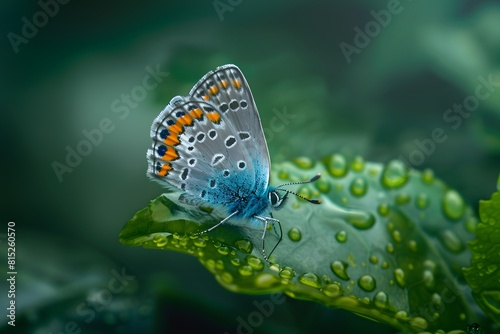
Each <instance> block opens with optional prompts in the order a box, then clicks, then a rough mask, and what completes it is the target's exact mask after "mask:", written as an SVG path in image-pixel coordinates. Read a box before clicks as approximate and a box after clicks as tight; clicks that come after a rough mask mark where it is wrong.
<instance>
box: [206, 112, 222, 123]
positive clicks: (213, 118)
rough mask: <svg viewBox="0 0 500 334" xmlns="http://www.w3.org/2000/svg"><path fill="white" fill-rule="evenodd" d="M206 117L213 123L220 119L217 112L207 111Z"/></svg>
mask: <svg viewBox="0 0 500 334" xmlns="http://www.w3.org/2000/svg"><path fill="white" fill-rule="evenodd" d="M207 118H208V119H209V120H211V121H212V122H214V123H219V121H220V115H219V113H217V112H209V113H207Z"/></svg>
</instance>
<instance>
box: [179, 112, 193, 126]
mask: <svg viewBox="0 0 500 334" xmlns="http://www.w3.org/2000/svg"><path fill="white" fill-rule="evenodd" d="M177 121H178V122H179V123H181V124H182V125H188V126H189V125H192V124H193V118H191V116H189V114H184V116H181V117H179V119H178V120H177Z"/></svg>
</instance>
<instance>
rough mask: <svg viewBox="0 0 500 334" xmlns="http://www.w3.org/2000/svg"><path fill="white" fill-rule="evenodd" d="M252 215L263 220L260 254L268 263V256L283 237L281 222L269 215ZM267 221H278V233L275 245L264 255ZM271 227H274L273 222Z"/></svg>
mask: <svg viewBox="0 0 500 334" xmlns="http://www.w3.org/2000/svg"><path fill="white" fill-rule="evenodd" d="M253 217H254V218H256V219H258V220H260V221H262V222H264V232H263V233H262V256H263V257H264V260H266V262H267V264H270V263H271V262H269V257H271V255H272V254H273V252H274V250H275V249H276V247H278V245H279V243H280V242H281V240H282V239H283V229H282V228H281V223H280V221H279V220H278V219H275V218H271V217H261V216H253ZM269 221H272V222H273V223H278V226H279V230H280V234H279V240H278V242H277V243H276V245H274V247H273V249H272V250H271V252H270V253H269V255H266V248H265V239H266V232H267V226H268V224H269ZM273 227H274V224H273Z"/></svg>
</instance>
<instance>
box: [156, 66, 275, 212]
mask: <svg viewBox="0 0 500 334" xmlns="http://www.w3.org/2000/svg"><path fill="white" fill-rule="evenodd" d="M151 137H152V139H153V148H152V149H151V150H148V153H147V157H148V162H149V168H148V175H149V176H150V177H152V178H153V179H155V180H157V181H160V182H161V183H162V184H165V185H167V187H168V186H170V188H172V187H173V188H174V189H175V188H177V189H180V190H181V191H183V192H184V194H183V195H184V196H183V197H184V199H186V200H190V201H192V202H194V203H197V202H201V203H203V202H208V203H211V204H215V205H217V204H221V205H224V206H226V207H231V205H230V204H231V203H235V202H245V201H248V200H251V199H252V196H256V197H262V195H263V194H264V193H265V191H267V187H268V183H269V168H270V159H269V152H268V150H267V144H266V140H265V137H264V133H263V130H262V126H261V123H260V118H259V114H258V111H257V107H256V106H255V102H254V100H253V96H252V93H251V91H250V88H249V86H248V83H247V82H246V80H245V78H244V76H243V74H242V73H241V71H240V70H239V69H238V67H236V66H234V65H225V66H221V67H219V68H217V69H216V70H215V71H214V72H209V73H207V74H206V75H205V76H204V77H203V78H202V79H201V80H200V81H199V82H198V83H197V84H196V85H195V86H194V87H193V89H192V90H191V92H190V94H189V96H188V97H179V96H177V97H175V98H173V99H172V101H171V102H170V103H169V104H168V105H167V107H166V108H165V109H164V110H163V111H162V112H161V113H160V115H158V117H157V118H156V119H155V121H154V122H153V125H152V128H151ZM252 194H254V195H252ZM249 197H250V198H249Z"/></svg>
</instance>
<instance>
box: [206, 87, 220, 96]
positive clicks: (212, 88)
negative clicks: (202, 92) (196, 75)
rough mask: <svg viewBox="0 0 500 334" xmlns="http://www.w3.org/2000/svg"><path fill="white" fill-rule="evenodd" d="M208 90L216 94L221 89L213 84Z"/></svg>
mask: <svg viewBox="0 0 500 334" xmlns="http://www.w3.org/2000/svg"><path fill="white" fill-rule="evenodd" d="M208 91H209V92H210V94H212V95H215V94H217V92H218V91H219V88H218V87H217V86H212V87H210V89H209V90H208Z"/></svg>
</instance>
